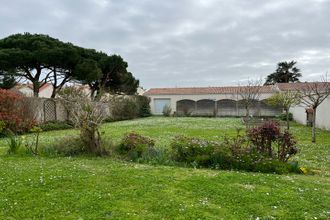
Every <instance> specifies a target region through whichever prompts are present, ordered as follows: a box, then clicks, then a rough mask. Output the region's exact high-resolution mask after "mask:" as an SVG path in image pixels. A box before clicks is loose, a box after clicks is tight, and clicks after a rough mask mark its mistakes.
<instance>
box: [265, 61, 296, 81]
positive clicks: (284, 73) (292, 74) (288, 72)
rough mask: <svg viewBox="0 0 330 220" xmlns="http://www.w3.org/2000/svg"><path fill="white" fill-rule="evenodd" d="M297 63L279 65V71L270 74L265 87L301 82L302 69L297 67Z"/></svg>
mask: <svg viewBox="0 0 330 220" xmlns="http://www.w3.org/2000/svg"><path fill="white" fill-rule="evenodd" d="M296 64H297V62H296V61H294V60H292V61H290V62H286V61H284V62H280V63H278V64H277V69H276V71H275V72H274V73H272V74H270V75H268V76H267V78H266V82H265V85H274V84H276V83H290V82H299V77H301V72H300V69H298V68H297V67H295V65H296Z"/></svg>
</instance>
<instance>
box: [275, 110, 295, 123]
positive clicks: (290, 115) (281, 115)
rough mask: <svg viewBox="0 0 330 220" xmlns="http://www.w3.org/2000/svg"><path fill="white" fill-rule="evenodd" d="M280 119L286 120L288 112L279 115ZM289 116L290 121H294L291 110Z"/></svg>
mask: <svg viewBox="0 0 330 220" xmlns="http://www.w3.org/2000/svg"><path fill="white" fill-rule="evenodd" d="M278 118H279V119H281V120H282V121H286V113H282V114H280V115H279V116H278ZM288 118H289V121H292V120H293V115H292V113H291V112H289V115H288Z"/></svg>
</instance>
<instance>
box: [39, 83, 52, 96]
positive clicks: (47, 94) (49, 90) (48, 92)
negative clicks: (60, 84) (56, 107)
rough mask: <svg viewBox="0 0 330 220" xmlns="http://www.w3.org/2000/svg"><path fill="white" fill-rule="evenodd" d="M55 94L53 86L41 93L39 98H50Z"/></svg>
mask: <svg viewBox="0 0 330 220" xmlns="http://www.w3.org/2000/svg"><path fill="white" fill-rule="evenodd" d="M52 93H53V86H51V85H49V86H47V87H46V88H44V89H42V90H41V91H39V97H40V98H50V97H51V96H52Z"/></svg>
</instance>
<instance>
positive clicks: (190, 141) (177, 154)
mask: <svg viewBox="0 0 330 220" xmlns="http://www.w3.org/2000/svg"><path fill="white" fill-rule="evenodd" d="M218 147H219V144H218V143H216V142H210V141H205V140H201V139H198V138H190V137H185V136H178V137H176V138H175V139H174V140H173V142H172V143H171V150H172V151H171V157H172V159H173V160H174V161H178V162H183V163H186V164H188V165H193V166H198V167H200V166H202V167H208V166H211V165H212V164H211V160H212V154H213V152H214V150H215V148H218Z"/></svg>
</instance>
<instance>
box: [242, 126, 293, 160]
mask: <svg viewBox="0 0 330 220" xmlns="http://www.w3.org/2000/svg"><path fill="white" fill-rule="evenodd" d="M247 133H248V137H249V139H250V141H251V142H252V144H253V146H254V147H255V148H256V151H257V153H260V154H262V155H264V156H266V155H267V157H270V158H273V157H276V158H277V159H278V160H280V161H282V162H286V161H288V159H289V158H290V157H291V156H293V155H295V154H296V153H297V152H298V149H297V148H296V147H295V144H296V141H295V140H294V137H293V136H292V134H290V133H289V131H284V132H281V130H280V125H279V123H278V122H274V121H269V122H265V123H263V124H262V125H260V126H258V127H256V128H252V129H249V130H248V132H247ZM273 148H277V150H275V151H274V150H273Z"/></svg>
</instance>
